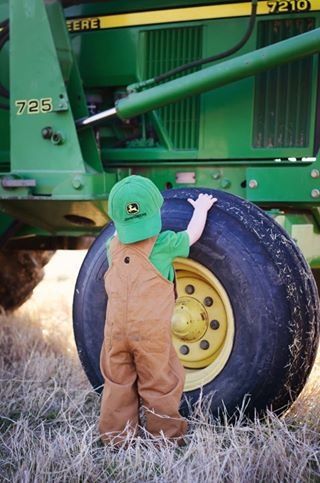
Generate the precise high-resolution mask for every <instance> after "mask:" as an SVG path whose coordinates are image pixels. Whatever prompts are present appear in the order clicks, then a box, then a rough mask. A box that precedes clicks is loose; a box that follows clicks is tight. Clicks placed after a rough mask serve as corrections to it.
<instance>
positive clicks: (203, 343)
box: [200, 340, 210, 351]
mask: <svg viewBox="0 0 320 483" xmlns="http://www.w3.org/2000/svg"><path fill="white" fill-rule="evenodd" d="M209 347H210V344H209V342H208V341H207V340H202V341H201V342H200V348H201V349H203V350H204V351H206V350H207V349H209Z"/></svg>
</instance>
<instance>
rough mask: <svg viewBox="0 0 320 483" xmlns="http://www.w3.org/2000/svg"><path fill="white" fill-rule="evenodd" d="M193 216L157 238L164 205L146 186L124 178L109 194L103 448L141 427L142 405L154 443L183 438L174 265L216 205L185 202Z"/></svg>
mask: <svg viewBox="0 0 320 483" xmlns="http://www.w3.org/2000/svg"><path fill="white" fill-rule="evenodd" d="M188 201H189V203H191V204H192V206H193V207H194V212H193V215H192V218H191V220H190V223H189V225H188V227H187V230H185V231H181V232H178V233H175V232H173V231H165V232H162V233H160V231H161V215H160V208H161V206H162V203H163V197H162V195H161V193H160V191H159V190H158V188H157V187H156V186H155V185H154V184H153V183H152V181H150V180H149V179H147V178H143V177H141V176H129V177H127V178H125V179H123V180H121V181H120V182H119V183H117V184H116V185H115V186H114V187H113V188H112V190H111V192H110V196H109V204H108V214H109V216H110V218H111V219H112V220H113V221H114V224H115V227H116V234H115V236H114V237H113V239H112V240H111V243H110V246H109V250H108V258H109V262H110V264H109V270H108V271H107V272H106V274H105V287H106V291H107V294H108V307H107V314H106V325H105V331H104V342H103V345H102V349H101V355H100V367H101V372H102V374H103V376H104V379H105V385H104V390H103V394H102V400H101V412H100V420H99V431H100V433H101V439H102V441H103V442H104V443H107V442H110V441H113V442H114V443H115V444H120V443H121V442H122V441H123V440H124V439H125V437H126V434H127V433H128V432H130V433H132V434H135V433H136V431H137V427H138V424H139V398H141V399H142V403H143V405H144V407H146V408H147V411H146V428H147V430H148V431H149V432H150V433H151V434H152V435H153V436H159V435H160V434H161V432H163V434H164V435H165V436H166V437H168V438H177V439H179V438H181V437H182V436H183V435H184V433H185V432H186V428H187V422H186V421H185V420H184V419H183V418H181V416H180V414H179V405H180V400H181V395H182V392H183V386H184V369H183V367H182V365H181V363H180V361H179V358H178V356H177V354H176V352H175V349H174V347H173V344H172V341H171V329H170V325H171V317H172V314H173V309H174V302H175V298H174V284H173V280H174V269H173V265H172V262H173V260H174V258H176V257H187V256H188V255H189V247H190V245H192V244H193V243H195V242H196V241H197V240H198V239H199V238H200V236H201V234H202V232H203V229H204V226H205V223H206V219H207V212H208V210H209V209H210V208H211V206H212V205H213V203H215V202H216V201H217V200H216V198H212V196H211V195H207V194H200V195H199V197H198V199H197V200H195V201H194V200H192V199H188Z"/></svg>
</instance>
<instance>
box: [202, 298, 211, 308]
mask: <svg viewBox="0 0 320 483" xmlns="http://www.w3.org/2000/svg"><path fill="white" fill-rule="evenodd" d="M212 304H213V299H212V298H211V297H206V298H205V299H204V305H205V306H206V307H211V305H212Z"/></svg>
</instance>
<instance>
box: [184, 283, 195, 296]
mask: <svg viewBox="0 0 320 483" xmlns="http://www.w3.org/2000/svg"><path fill="white" fill-rule="evenodd" d="M184 290H185V292H186V293H187V294H188V295H191V294H193V293H194V290H195V288H194V286H193V285H191V284H189V285H186V287H185V289H184Z"/></svg>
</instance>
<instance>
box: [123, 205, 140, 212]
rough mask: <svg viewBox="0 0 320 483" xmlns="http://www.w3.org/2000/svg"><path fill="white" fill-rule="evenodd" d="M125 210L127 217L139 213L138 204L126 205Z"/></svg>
mask: <svg viewBox="0 0 320 483" xmlns="http://www.w3.org/2000/svg"><path fill="white" fill-rule="evenodd" d="M126 209H127V213H128V215H136V214H137V213H139V211H140V208H139V205H138V203H128V204H127V208H126Z"/></svg>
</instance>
